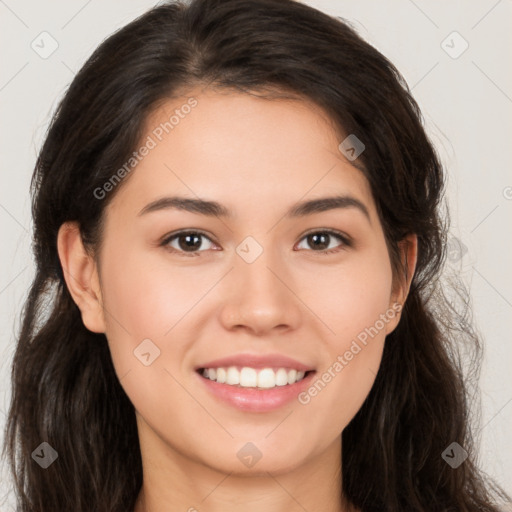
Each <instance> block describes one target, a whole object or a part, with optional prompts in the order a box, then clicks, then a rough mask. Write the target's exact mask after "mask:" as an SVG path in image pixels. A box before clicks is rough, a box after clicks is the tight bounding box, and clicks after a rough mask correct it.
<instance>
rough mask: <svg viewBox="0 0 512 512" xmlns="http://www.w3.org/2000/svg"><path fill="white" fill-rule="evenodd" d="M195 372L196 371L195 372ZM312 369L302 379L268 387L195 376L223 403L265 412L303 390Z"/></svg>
mask: <svg viewBox="0 0 512 512" xmlns="http://www.w3.org/2000/svg"><path fill="white" fill-rule="evenodd" d="M196 373H197V372H196ZM314 374H315V372H314V371H312V372H310V373H308V374H307V375H306V376H305V377H304V378H303V379H302V380H300V381H299V382H295V383H294V384H287V385H286V386H276V387H274V388H270V389H259V388H243V387H238V386H230V385H229V384H220V383H219V382H216V381H214V380H210V379H207V378H205V377H203V376H202V375H200V374H199V373H197V377H198V378H199V379H200V380H201V382H203V384H204V385H205V386H206V389H208V391H209V392H210V393H212V394H213V395H215V396H216V397H217V398H219V399H220V400H222V401H223V402H225V403H228V404H230V405H232V406H233V407H236V408H237V409H239V410H241V411H248V412H267V411H273V410H275V409H279V408H280V407H282V406H284V405H286V404H287V403H289V402H291V401H292V400H294V399H297V396H298V395H299V393H301V392H302V391H304V390H305V389H306V388H307V387H308V386H309V385H310V382H311V379H312V378H313V375H314Z"/></svg>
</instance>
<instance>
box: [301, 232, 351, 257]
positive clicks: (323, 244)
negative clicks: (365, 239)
mask: <svg viewBox="0 0 512 512" xmlns="http://www.w3.org/2000/svg"><path fill="white" fill-rule="evenodd" d="M335 239H337V240H338V241H339V242H341V243H338V245H336V244H335ZM302 240H305V241H306V244H307V246H308V247H309V248H313V252H320V253H324V254H328V253H333V252H338V251H339V250H341V249H343V248H344V247H350V245H351V244H350V241H349V239H348V238H347V237H346V236H344V235H343V234H341V233H338V232H336V231H329V230H328V231H314V232H312V233H308V234H307V235H306V236H305V237H303V238H302ZM333 244H334V245H333ZM302 248H304V247H302Z"/></svg>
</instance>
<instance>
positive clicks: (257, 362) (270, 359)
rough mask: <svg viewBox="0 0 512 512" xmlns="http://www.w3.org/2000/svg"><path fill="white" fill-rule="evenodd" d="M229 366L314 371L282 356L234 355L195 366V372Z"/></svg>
mask: <svg viewBox="0 0 512 512" xmlns="http://www.w3.org/2000/svg"><path fill="white" fill-rule="evenodd" d="M229 366H242V367H244V366H248V367H250V368H259V369H261V368H294V369H296V370H299V371H303V372H307V371H310V370H314V368H312V367H311V366H308V365H306V364H303V363H301V362H299V361H297V360H296V359H293V358H291V357H287V356H284V355H282V354H265V355H258V354H235V355H231V356H228V357H223V358H221V359H215V360H214V361H209V362H207V363H204V364H201V365H199V366H196V368H195V369H196V370H199V369H201V368H227V367H229Z"/></svg>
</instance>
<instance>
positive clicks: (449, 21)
mask: <svg viewBox="0 0 512 512" xmlns="http://www.w3.org/2000/svg"><path fill="white" fill-rule="evenodd" d="M155 3H156V2H154V1H151V0H124V1H114V0H103V1H101V2H100V1H98V0H88V1H87V0H53V1H52V2H39V1H36V0H5V1H4V0H0V43H1V52H2V61H1V62H2V64H1V67H0V115H1V137H0V147H1V172H0V227H1V253H0V272H1V273H0V326H1V329H0V428H2V429H3V427H4V423H5V415H6V412H7V409H8V405H9V400H10V364H11V360H12V355H13V350H14V346H15V333H16V332H17V330H18V327H19V317H20V311H21V307H22V305H23V301H24V299H25V296H26V293H27V290H28V287H29V284H30V282H31V279H32V277H33V274H34V266H33V261H32V254H31V229H32V224H31V217H30V197H29V181H30V178H31V174H32V170H33V167H34V163H35V159H36V154H37V151H38V150H39V148H40V146H41V142H42V139H43V136H44V133H45V130H46V128H47V126H48V122H49V119H50V115H51V113H52V112H53V110H54V108H55V107H56V105H57V101H58V100H59V99H60V98H61V97H62V95H63V93H64V91H65V89H66V88H67V87H68V86H69V84H70V82H71V80H72V79H73V77H74V74H75V73H76V72H77V70H78V69H79V68H80V67H81V66H82V65H83V63H84V62H85V60H86V59H87V57H89V55H90V54H91V53H92V51H93V50H94V49H95V48H96V47H97V46H98V44H99V43H100V42H101V41H102V40H103V39H105V38H106V37H107V36H108V35H110V34H111V33H112V32H113V31H114V30H116V29H118V28H120V27H122V26H123V25H125V24H126V23H128V22H129V21H131V20H132V19H134V18H135V17H137V16H138V15H140V14H142V13H143V12H144V11H145V10H147V9H148V8H150V7H152V6H153V5H155ZM305 3H307V4H309V5H311V6H313V7H316V8H318V9H320V10H322V11H324V12H326V13H328V14H331V15H334V16H340V17H342V18H345V19H347V20H348V21H350V22H351V23H352V24H353V26H354V27H355V28H356V29H357V30H358V32H359V33H360V34H361V35H362V36H363V38H365V39H366V40H367V41H368V42H370V43H371V44H372V45H374V46H375V47H376V48H377V49H378V50H380V51H381V52H382V53H383V54H384V55H385V56H387V57H388V58H389V59H390V60H391V61H392V62H393V63H394V64H395V65H396V66H397V68H398V69H399V70H400V72H401V73H402V74H403V76H404V77H405V79H406V80H407V82H408V84H409V86H410V87H411V89H412V92H413V95H414V97H415V98H416V100H417V101H418V103H419V105H420V107H421V109H422V111H423V114H424V117H425V123H426V127H427V130H428V133H429V135H430V136H431V138H432V140H433V142H434V143H435V145H436V147H437V149H438V151H439V153H440V155H441V158H442V160H443V163H444V164H445V166H446V169H447V172H448V200H449V206H450V211H451V217H452V228H451V238H450V244H451V245H450V253H449V254H450V258H449V266H451V269H452V271H454V272H458V273H460V275H461V276H462V277H463V279H464V281H465V282H466V284H467V286H468V287H469V290H470V293H471V298H472V301H473V310H474V317H475V321H476V324H477V326H478V328H479V330H480V332H481V334H482V337H483V339H484V343H485V358H484V361H483V367H482V376H481V381H480V385H481V392H482V419H481V424H480V429H479V432H478V435H479V438H480V439H481V444H480V464H481V466H482V467H483V469H484V470H485V471H487V472H488V473H489V474H490V475H491V476H492V477H494V478H495V479H496V480H497V481H498V482H499V483H500V484H501V485H502V486H504V487H505V489H506V490H507V492H509V493H512V440H511V436H510V430H511V425H512V378H511V366H512V340H511V335H510V333H511V328H512V270H511V262H512V242H511V233H512V231H511V229H510V228H511V222H510V221H511V217H512V173H511V171H510V169H511V163H512V153H511V151H510V148H511V145H512V115H511V114H512V73H511V67H510V62H512V1H511V0H471V1H468V0H464V1H463V0H460V1H455V0H448V1H446V0H445V1H444V2H427V1H426V0H414V1H413V0H386V1H369V0H367V1H361V0H307V1H306V2H305ZM42 33H43V34H42ZM41 41H43V42H41ZM50 51H53V53H51V55H46V54H45V52H47V53H48V52H50ZM2 441H3V437H2V435H1V434H0V443H1V442H2ZM0 469H1V471H0V477H1V481H2V485H0V496H3V495H5V494H7V495H9V489H10V487H11V485H10V483H9V479H8V475H7V469H6V467H5V464H2V465H1V466H0ZM0 509H1V510H2V511H4V510H5V511H8V510H13V505H12V496H11V497H10V498H9V496H7V498H6V500H5V501H2V499H0Z"/></svg>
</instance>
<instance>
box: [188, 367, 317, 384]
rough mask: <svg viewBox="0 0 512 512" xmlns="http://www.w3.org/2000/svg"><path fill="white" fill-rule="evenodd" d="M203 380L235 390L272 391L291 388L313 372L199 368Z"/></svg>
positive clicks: (278, 369) (277, 369) (285, 369)
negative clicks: (231, 387)
mask: <svg viewBox="0 0 512 512" xmlns="http://www.w3.org/2000/svg"><path fill="white" fill-rule="evenodd" d="M196 371H197V372H198V373H199V375H201V376H202V377H203V378H205V379H208V380H211V381H214V382H217V383H218V384H226V385H228V386H233V387H237V388H255V389H273V388H276V387H284V386H291V385H293V384H295V383H297V382H300V381H302V380H303V379H305V378H306V377H307V376H308V375H309V374H311V373H312V372H313V371H314V370H308V371H304V370H298V369H296V368H284V367H280V368H272V367H268V368H252V367H249V366H244V367H240V366H228V367H222V366H220V367H217V368H199V369H198V370H196Z"/></svg>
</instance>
